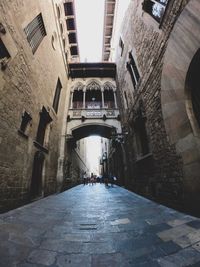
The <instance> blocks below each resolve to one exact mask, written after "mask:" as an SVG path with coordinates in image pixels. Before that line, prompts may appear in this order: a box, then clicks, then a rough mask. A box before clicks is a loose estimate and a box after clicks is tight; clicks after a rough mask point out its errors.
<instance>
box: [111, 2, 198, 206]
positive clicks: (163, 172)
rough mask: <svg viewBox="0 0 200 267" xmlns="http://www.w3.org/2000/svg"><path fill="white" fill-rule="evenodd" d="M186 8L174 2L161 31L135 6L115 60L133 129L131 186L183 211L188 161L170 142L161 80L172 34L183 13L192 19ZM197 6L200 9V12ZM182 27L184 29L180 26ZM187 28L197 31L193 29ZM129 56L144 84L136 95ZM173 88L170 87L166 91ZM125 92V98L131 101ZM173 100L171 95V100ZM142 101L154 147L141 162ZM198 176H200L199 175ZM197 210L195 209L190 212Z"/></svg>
mask: <svg viewBox="0 0 200 267" xmlns="http://www.w3.org/2000/svg"><path fill="white" fill-rule="evenodd" d="M190 2H192V0H191V1H190ZM193 2H194V1H193ZM187 3H188V1H180V0H175V1H169V3H168V5H167V8H166V10H165V14H164V17H163V20H162V22H161V24H160V25H159V23H157V22H156V21H155V20H154V19H153V18H152V17H151V16H150V15H149V14H147V13H146V12H144V11H143V10H142V1H131V3H130V6H129V8H128V11H127V14H126V16H125V19H124V22H123V26H122V30H121V38H122V40H123V42H124V51H123V54H122V56H121V49H120V47H119V48H118V53H117V57H116V61H117V71H118V78H117V79H118V88H119V91H118V96H119V97H120V99H121V101H120V106H121V114H122V123H123V125H124V126H127V127H128V129H129V135H128V137H127V138H126V143H125V144H124V147H125V149H126V155H127V156H126V158H127V160H128V164H127V165H128V182H127V185H126V186H127V187H129V188H131V189H132V190H134V191H136V192H139V193H141V194H143V195H146V196H148V197H152V198H154V199H156V200H159V201H162V202H164V203H165V204H168V205H173V206H176V207H179V208H183V203H184V204H186V205H185V207H184V208H186V206H187V204H188V201H187V199H188V197H187V198H186V192H187V185H186V184H187V183H185V180H186V177H185V167H184V160H183V155H182V154H181V153H180V150H178V149H177V145H176V143H175V142H173V141H172V140H171V138H170V133H169V132H170V130H169V131H166V123H165V117H163V113H164V111H163V106H162V104H161V94H162V91H163V90H164V88H163V84H162V85H161V79H162V72H163V61H164V58H165V51H166V49H167V47H168V42H169V40H170V37H171V32H172V31H173V29H174V27H175V26H176V24H179V20H178V19H179V17H180V15H184V12H185V13H187V12H186V11H185V10H186V9H187V7H188V5H187ZM197 6H198V4H197V3H196V10H198V9H197ZM196 12H197V11H196ZM191 13H192V12H191ZM192 14H194V13H192ZM194 19H195V16H194ZM179 25H180V28H181V24H179ZM186 27H187V29H190V30H191V29H192V28H191V27H190V25H187V26H186ZM190 30H188V31H190ZM179 34H180V35H179V38H177V39H176V41H177V42H181V39H182V38H184V36H181V31H180V32H179ZM198 34H199V32H198ZM176 37H177V35H176ZM188 41H189V40H188ZM173 45H174V47H172V49H171V50H170V52H171V58H173V56H174V54H173V49H174V48H176V45H177V44H176V43H173ZM180 45H181V43H180ZM129 51H132V54H133V57H134V59H135V62H136V65H137V67H138V70H139V73H140V80H139V81H138V84H137V86H136V89H134V87H133V84H132V81H131V77H130V74H129V72H128V71H127V68H126V62H127V61H128V52H129ZM182 53H184V52H182ZM182 53H181V55H180V54H179V57H180V58H184V57H187V54H186V55H184V54H182ZM177 55H178V51H177ZM167 56H169V54H167ZM190 58H191V56H190ZM191 59H192V58H191ZM174 64H175V62H174ZM176 74H177V73H176ZM176 74H174V73H173V72H172V71H171V72H168V78H169V80H170V75H171V76H173V75H176ZM177 75H178V74H177ZM179 77H180V76H179ZM183 79H185V77H183ZM169 83H170V81H169ZM168 85H169V84H168ZM168 85H166V84H165V86H168ZM183 91H184V88H183ZM124 92H126V96H127V97H126V99H127V100H126V99H125V96H124ZM169 93H170V92H168V96H169ZM173 96H174V97H176V96H175V95H173ZM173 96H172V95H171V97H173ZM140 101H142V103H143V109H144V111H143V112H144V115H143V116H144V120H145V124H146V131H147V138H148V144H149V153H148V154H146V155H145V156H143V157H140V156H139V155H138V153H137V141H136V131H135V120H136V117H137V109H138V106H139V103H140ZM126 102H128V103H126ZM126 106H127V108H126ZM168 112H170V106H168ZM178 120H179V118H176V120H174V129H175V131H177V132H178V131H179V130H178ZM176 124H177V127H176ZM178 139H179V138H178ZM186 143H187V140H186ZM193 149H194V147H193ZM193 152H194V150H193ZM197 173H198V171H197V170H196V175H197ZM196 194H197V192H196ZM190 204H191V203H190ZM193 204H194V202H193ZM193 204H191V205H190V208H189V209H190V210H191V207H192V205H193Z"/></svg>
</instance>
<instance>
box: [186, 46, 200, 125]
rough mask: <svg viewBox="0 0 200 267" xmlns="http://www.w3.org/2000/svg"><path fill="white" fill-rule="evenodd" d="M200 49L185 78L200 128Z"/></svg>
mask: <svg viewBox="0 0 200 267" xmlns="http://www.w3.org/2000/svg"><path fill="white" fill-rule="evenodd" d="M199 70H200V49H199V50H198V51H197V52H196V54H195V56H194V57H193V59H192V61H191V63H190V66H189V69H188V72H187V77H186V87H187V89H188V92H189V96H190V98H191V102H192V107H193V112H194V115H195V118H196V120H197V123H198V125H199V127H200V72H199Z"/></svg>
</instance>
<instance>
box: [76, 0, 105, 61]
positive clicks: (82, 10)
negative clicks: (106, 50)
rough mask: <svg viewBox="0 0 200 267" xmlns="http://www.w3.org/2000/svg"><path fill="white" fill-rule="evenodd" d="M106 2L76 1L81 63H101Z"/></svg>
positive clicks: (92, 0) (100, 0)
mask: <svg viewBox="0 0 200 267" xmlns="http://www.w3.org/2000/svg"><path fill="white" fill-rule="evenodd" d="M104 1H105V0H75V9H76V22H77V31H78V44H79V51H80V58H81V60H80V61H81V62H85V61H86V60H87V62H98V61H101V55H102V43H103V19H104Z"/></svg>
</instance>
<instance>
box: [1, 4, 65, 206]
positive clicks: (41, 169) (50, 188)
mask: <svg viewBox="0 0 200 267" xmlns="http://www.w3.org/2000/svg"><path fill="white" fill-rule="evenodd" d="M61 3H62V2H61V1H59V0H58V1H56V0H55V1H50V0H47V1H39V0H35V1H27V0H22V1H17V0H11V1H1V2H0V18H1V21H0V42H1V43H0V46H1V47H0V56H1V59H0V63H1V69H0V112H1V120H0V144H1V149H0V210H1V211H3V210H6V209H9V208H10V207H12V208H13V207H15V206H18V205H20V204H22V203H25V202H27V201H30V200H32V199H35V198H38V197H42V196H46V195H48V194H52V193H55V192H56V191H57V190H59V189H60V187H61V184H62V162H63V158H64V155H63V154H64V151H63V147H64V145H63V142H64V141H65V137H64V134H65V128H66V124H65V123H63V122H64V121H66V116H67V109H66V108H67V106H68V98H69V90H68V78H67V74H66V73H67V61H66V55H65V48H64V46H63V42H62V39H63V35H62V33H61V29H60V21H59V18H58V5H61ZM68 45H69V44H68V43H66V46H68ZM64 110H65V112H63V111H64ZM61 138H62V139H61ZM57 167H58V168H57ZM59 168H60V172H58V175H57V170H58V169H59Z"/></svg>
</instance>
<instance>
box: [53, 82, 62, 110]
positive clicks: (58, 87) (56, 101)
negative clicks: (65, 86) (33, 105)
mask: <svg viewBox="0 0 200 267" xmlns="http://www.w3.org/2000/svg"><path fill="white" fill-rule="evenodd" d="M61 89H62V84H61V82H60V79H59V78H58V81H57V85H56V91H55V95H54V99H53V108H54V110H55V112H56V113H57V112H58V105H59V100H60V92H61Z"/></svg>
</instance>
